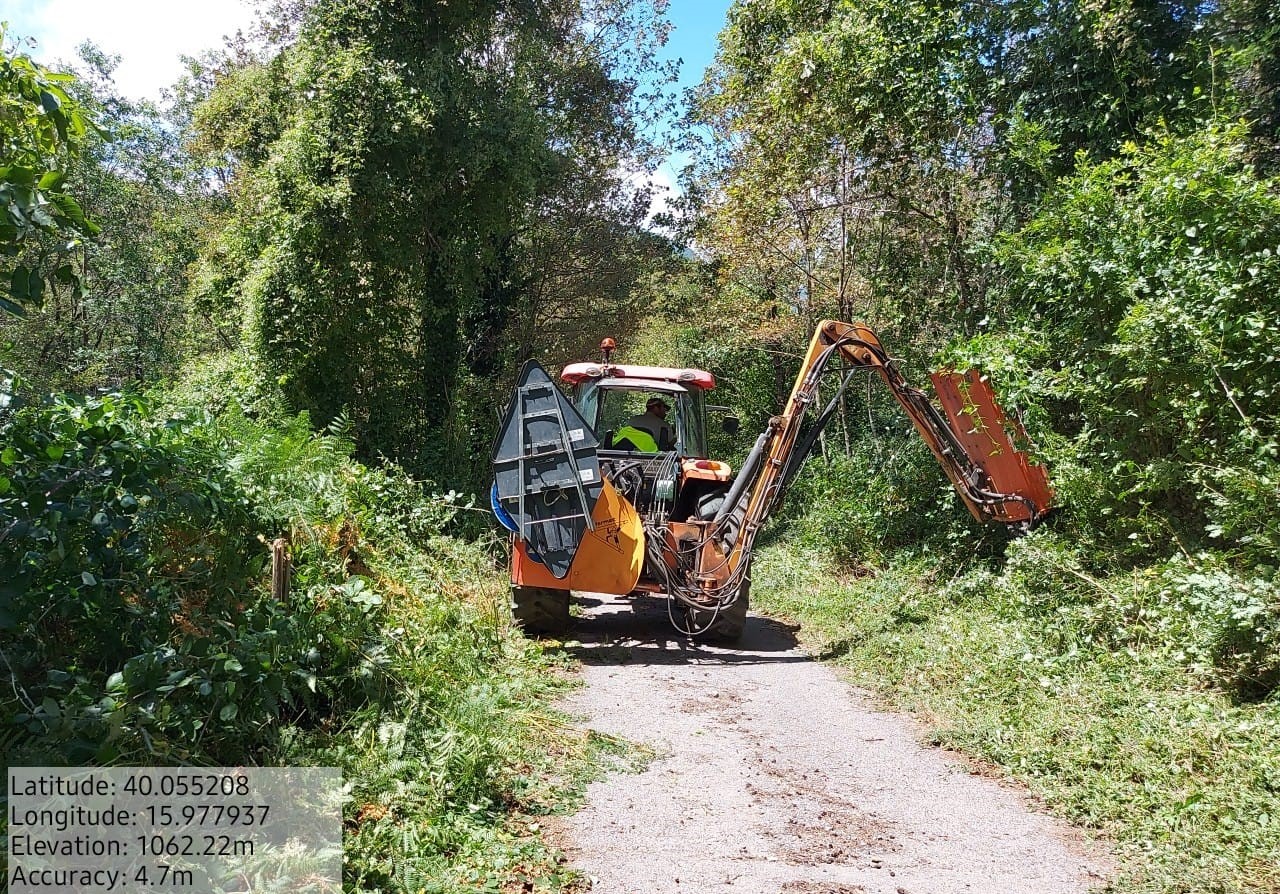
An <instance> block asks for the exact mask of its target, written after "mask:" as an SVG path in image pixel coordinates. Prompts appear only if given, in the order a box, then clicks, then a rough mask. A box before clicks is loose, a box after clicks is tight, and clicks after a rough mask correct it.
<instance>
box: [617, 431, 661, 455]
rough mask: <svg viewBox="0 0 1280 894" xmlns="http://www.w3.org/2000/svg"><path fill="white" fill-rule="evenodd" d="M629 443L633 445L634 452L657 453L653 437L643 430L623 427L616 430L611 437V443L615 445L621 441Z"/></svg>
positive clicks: (656, 443) (656, 445)
mask: <svg viewBox="0 0 1280 894" xmlns="http://www.w3.org/2000/svg"><path fill="white" fill-rule="evenodd" d="M624 440H626V441H630V442H631V443H632V444H634V445H635V448H636V450H639V451H640V452H641V453H657V452H658V442H657V441H655V440H654V439H653V435H651V434H649V433H648V432H647V431H645V430H644V429H643V428H636V427H634V426H631V425H624V426H622V428H620V429H618V431H617V433H616V434H614V436H613V443H614V444H617V443H619V442H621V441H624Z"/></svg>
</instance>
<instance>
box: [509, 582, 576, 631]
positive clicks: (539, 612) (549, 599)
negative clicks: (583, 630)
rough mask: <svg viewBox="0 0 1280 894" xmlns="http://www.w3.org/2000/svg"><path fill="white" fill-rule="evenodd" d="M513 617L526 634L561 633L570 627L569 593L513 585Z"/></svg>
mask: <svg viewBox="0 0 1280 894" xmlns="http://www.w3.org/2000/svg"><path fill="white" fill-rule="evenodd" d="M511 617H512V618H514V619H515V622H516V624H518V625H519V626H520V627H521V628H522V629H523V630H524V632H525V633H526V634H536V633H561V632H563V631H564V630H565V628H567V627H568V626H569V591H568V590H553V589H551V588H550V587H522V586H519V585H518V584H512V585H511Z"/></svg>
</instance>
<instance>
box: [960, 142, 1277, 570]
mask: <svg viewBox="0 0 1280 894" xmlns="http://www.w3.org/2000/svg"><path fill="white" fill-rule="evenodd" d="M1244 150H1245V143H1244V141H1243V138H1242V135H1241V134H1240V133H1239V132H1237V131H1231V130H1227V131H1218V130H1207V131H1205V132H1204V133H1201V134H1199V135H1197V136H1195V137H1192V138H1185V137H1178V138H1174V137H1172V136H1164V137H1161V138H1160V139H1158V140H1156V141H1155V142H1153V143H1151V144H1149V145H1147V146H1145V147H1143V148H1138V147H1136V146H1133V145H1130V146H1128V147H1127V148H1126V149H1125V151H1124V153H1123V154H1122V155H1121V156H1120V157H1119V158H1117V159H1114V160H1111V161H1107V162H1103V163H1101V164H1097V165H1084V166H1082V167H1081V168H1080V170H1079V171H1078V173H1077V174H1076V175H1075V176H1074V177H1072V178H1070V179H1068V180H1065V181H1063V182H1062V183H1061V184H1060V185H1059V187H1058V188H1057V190H1055V191H1054V192H1053V193H1052V194H1051V195H1050V196H1049V197H1048V198H1047V199H1046V200H1045V203H1044V206H1043V207H1042V210H1041V211H1040V213H1039V214H1038V215H1037V216H1036V217H1035V219H1034V220H1032V221H1031V222H1030V223H1029V224H1028V225H1027V226H1026V227H1025V228H1024V229H1022V230H1021V231H1020V232H1018V233H1016V234H1013V235H1011V236H1010V237H1008V238H1007V239H1005V240H1004V241H1003V242H1002V243H1001V245H1000V246H999V259H1000V263H1001V265H1002V266H1001V269H1002V271H1003V274H1004V277H1003V282H1004V285H1003V293H1004V298H1003V301H1004V304H1005V307H1004V309H1003V311H1002V313H1001V316H1002V317H1003V318H1004V319H1005V321H1006V322H1005V324H1004V328H1003V330H1002V331H1001V332H999V333H998V334H996V335H993V336H989V337H982V338H979V339H977V340H976V341H974V342H972V343H970V344H968V345H966V346H965V347H964V348H963V349H961V350H959V351H957V352H956V353H957V355H959V357H960V358H961V359H964V360H976V361H977V362H979V363H980V364H981V365H982V366H984V368H986V369H987V370H989V371H990V372H992V373H993V375H994V377H995V378H996V379H997V380H998V381H999V382H1000V383H1001V384H1002V385H1004V386H1005V387H1006V389H1007V391H1006V393H1007V394H1009V396H1010V397H1011V398H1012V399H1013V400H1014V401H1015V402H1016V403H1017V404H1018V405H1019V406H1021V407H1022V408H1023V409H1024V410H1025V411H1026V412H1027V414H1028V421H1029V423H1030V426H1031V430H1032V431H1034V432H1036V434H1037V436H1038V437H1040V438H1041V440H1042V446H1043V448H1044V453H1045V455H1046V457H1047V458H1048V461H1049V464H1050V466H1051V467H1052V468H1053V470H1054V477H1055V480H1056V481H1057V482H1058V484H1059V488H1060V489H1061V490H1062V492H1063V497H1064V499H1063V501H1062V502H1063V503H1064V504H1066V505H1067V506H1069V507H1070V508H1071V509H1070V511H1071V512H1072V513H1073V515H1074V516H1075V517H1076V518H1077V520H1078V521H1077V523H1076V529H1077V531H1078V532H1079V533H1080V535H1081V536H1086V537H1089V538H1090V539H1091V540H1092V542H1093V544H1094V546H1095V547H1096V548H1097V549H1099V550H1100V551H1101V553H1102V554H1103V555H1104V556H1106V555H1109V554H1111V553H1113V552H1114V551H1115V549H1114V546H1113V544H1115V543H1117V542H1118V543H1120V544H1129V545H1130V546H1132V547H1133V548H1131V549H1129V550H1127V551H1128V552H1129V553H1131V554H1133V555H1135V556H1143V555H1150V554H1152V553H1154V554H1155V555H1157V556H1164V555H1167V550H1168V549H1169V548H1170V541H1171V539H1174V538H1177V539H1178V540H1179V541H1180V542H1181V543H1182V544H1183V545H1184V546H1185V547H1186V548H1187V549H1190V550H1192V551H1194V550H1195V549H1197V548H1200V547H1217V548H1225V549H1226V550H1227V551H1228V552H1229V553H1230V554H1232V555H1233V556H1235V557H1236V558H1241V559H1243V558H1249V557H1251V558H1252V560H1253V561H1264V562H1268V563H1270V562H1272V561H1273V560H1274V556H1275V552H1276V549H1277V547H1278V546H1280V536H1278V535H1280V529H1277V527H1276V522H1275V516H1274V513H1273V512H1271V507H1272V506H1273V505H1274V501H1275V492H1276V482H1277V481H1280V462H1278V461H1277V456H1278V454H1280V447H1278V440H1280V426H1278V422H1280V418H1278V416H1277V414H1278V413H1280V364H1277V363H1276V358H1277V357H1278V356H1280V327H1277V325H1276V314H1275V311H1276V309H1277V308H1280V299H1278V298H1277V295H1280V181H1277V180H1274V179H1272V180H1263V179H1259V178H1258V177H1257V176H1256V175H1255V173H1254V172H1253V171H1252V170H1251V169H1250V168H1249V167H1248V166H1247V165H1245V164H1244V162H1243V160H1242V159H1243V155H1244Z"/></svg>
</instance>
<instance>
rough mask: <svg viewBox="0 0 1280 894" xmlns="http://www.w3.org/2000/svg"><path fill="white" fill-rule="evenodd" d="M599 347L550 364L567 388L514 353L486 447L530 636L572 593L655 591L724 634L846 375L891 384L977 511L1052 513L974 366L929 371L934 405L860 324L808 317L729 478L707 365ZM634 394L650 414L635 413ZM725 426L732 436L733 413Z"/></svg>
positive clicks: (1018, 430) (1042, 478)
mask: <svg viewBox="0 0 1280 894" xmlns="http://www.w3.org/2000/svg"><path fill="white" fill-rule="evenodd" d="M601 348H602V350H603V352H604V358H603V361H602V362H600V363H574V364H570V365H569V366H567V367H565V369H564V370H563V372H562V373H561V379H562V380H563V381H564V382H566V383H567V384H568V385H570V386H571V387H572V398H569V397H566V395H565V394H563V393H562V392H561V390H560V389H559V388H558V387H557V386H556V385H555V383H554V382H552V380H551V377H550V376H548V375H547V373H546V371H545V370H544V369H543V368H542V367H541V366H539V365H538V364H537V363H536V362H535V361H532V360H531V361H529V362H528V363H526V364H525V366H524V368H523V370H521V373H520V378H519V381H518V383H517V385H516V388H515V392H514V394H513V395H512V399H511V403H510V405H509V406H508V407H507V411H506V414H505V416H504V418H503V423H502V428H501V430H500V431H499V434H498V437H497V439H496V442H495V446H494V453H493V468H494V477H495V481H494V485H493V490H492V495H491V496H492V507H493V510H494V513H495V515H496V516H497V517H498V519H499V521H500V522H501V523H502V524H503V525H504V526H505V527H506V528H507V529H508V530H509V531H510V532H511V542H512V551H511V594H512V611H513V614H514V616H515V619H516V621H517V622H518V623H520V624H521V625H522V626H523V627H524V628H525V630H526V631H528V632H543V633H547V632H556V631H559V630H561V629H563V628H564V627H565V626H566V625H567V624H568V622H569V594H570V592H571V591H575V590H576V591H585V592H596V593H609V594H617V595H624V594H631V593H638V592H647V593H664V594H666V596H667V597H668V608H669V617H670V618H671V620H672V623H673V624H674V625H675V627H676V628H677V629H678V630H680V631H681V632H682V633H685V634H687V635H691V636H697V637H704V638H709V639H717V640H724V641H731V640H734V639H737V638H738V636H740V635H741V633H742V630H743V625H744V624H745V621H746V616H747V607H748V603H749V591H750V584H751V553H752V548H753V546H754V544H755V539H756V535H757V534H758V533H759V531H760V529H761V527H762V526H763V525H764V523H765V521H766V520H767V519H768V518H769V515H770V514H771V513H772V511H773V510H774V509H775V508H776V507H777V506H778V504H779V501H780V500H781V499H782V497H783V494H784V493H785V492H786V490H787V487H788V485H789V484H790V483H791V481H792V480H793V479H794V478H795V476H796V474H797V473H798V472H799V471H800V467H801V466H802V464H803V463H804V461H805V459H806V458H807V457H808V455H809V454H810V453H811V452H812V450H813V447H814V445H815V444H816V442H817V439H818V435H819V434H820V433H821V432H822V430H823V428H824V426H825V425H826V424H827V422H829V421H830V419H831V418H832V416H833V414H834V413H835V411H836V408H837V407H838V405H839V400H840V395H841V394H842V393H843V392H844V390H845V389H846V388H848V386H849V384H850V382H851V380H852V379H853V376H854V375H855V374H856V373H858V372H859V371H866V370H870V371H871V372H872V373H874V374H878V376H879V378H880V379H881V380H882V381H883V382H884V384H885V385H887V386H888V388H889V390H890V392H891V393H892V394H893V396H894V397H895V398H896V399H897V400H898V402H899V403H900V404H901V405H902V408H903V410H905V411H906V414H907V416H908V417H909V418H910V419H911V421H912V423H913V424H914V425H915V428H916V430H917V431H918V432H919V433H920V436H921V437H923V438H924V440H925V442H926V443H927V444H928V445H929V448H930V450H932V451H933V454H934V456H935V457H936V458H937V460H938V462H939V463H940V464H941V465H942V468H943V470H944V471H945V472H946V474H947V477H948V478H950V479H951V483H952V484H953V485H954V486H955V489H956V491H957V492H958V493H959V495H960V497H961V499H962V500H963V501H964V503H965V505H966V506H967V507H968V508H969V511H970V512H971V513H972V514H973V516H974V517H975V518H977V519H978V520H979V521H984V522H999V523H1004V524H1008V525H1015V526H1020V527H1023V528H1029V527H1030V526H1032V525H1035V524H1036V523H1037V522H1039V521H1040V520H1041V519H1042V518H1044V516H1045V515H1046V513H1047V512H1048V511H1049V509H1050V506H1051V503H1052V498H1053V492H1052V490H1051V489H1050V487H1049V482H1048V478H1047V476H1046V475H1045V472H1044V469H1043V468H1042V467H1040V466H1038V465H1035V464H1033V463H1032V462H1031V461H1030V460H1029V458H1028V457H1027V455H1026V454H1025V453H1024V452H1023V451H1022V450H1020V449H1019V448H1018V447H1017V446H1016V444H1025V443H1026V434H1025V432H1024V431H1023V430H1022V427H1021V425H1020V424H1019V423H1018V422H1017V420H1016V419H1012V418H1010V417H1008V416H1006V415H1005V414H1004V413H1003V412H1002V411H1001V409H1000V408H999V406H998V405H997V403H996V401H995V397H994V395H993V393H992V391H991V388H990V386H989V384H988V382H987V380H986V379H985V378H983V377H982V376H980V375H979V374H978V373H977V372H976V371H974V370H970V371H969V372H967V373H963V374H960V373H954V372H941V373H937V374H935V375H934V376H933V377H932V379H933V385H934V390H935V392H936V394H937V397H938V399H939V401H940V404H941V409H939V408H938V407H936V406H935V405H934V403H933V401H932V400H931V399H930V397H929V396H928V395H927V394H925V392H923V391H921V390H919V389H916V388H913V387H911V386H910V385H908V384H907V382H906V380H905V379H903V377H902V374H901V373H900V372H899V371H898V368H897V366H896V365H895V364H894V362H893V361H892V360H891V359H890V358H889V356H888V354H887V353H886V352H885V350H884V348H883V347H881V345H880V341H879V339H878V338H877V337H876V335H875V333H874V332H872V331H871V330H870V329H868V328H866V327H865V326H861V325H856V324H851V323H841V322H836V321H833V320H826V321H824V322H822V323H821V324H820V325H819V327H818V329H817V331H816V332H815V333H814V335H813V338H812V340H811V341H810V344H809V349H808V352H807V353H806V354H805V357H804V360H803V362H802V363H801V366H800V372H799V375H798V376H797V377H796V382H795V386H794V387H793V388H792V390H791V395H790V397H789V398H788V399H787V403H786V406H785V407H784V408H783V410H782V412H781V413H780V414H779V415H777V416H774V417H773V418H771V419H770V420H769V424H768V426H767V428H766V429H765V430H764V432H762V433H761V434H760V436H759V437H758V438H757V439H756V442H755V445H754V446H753V447H752V449H751V452H750V453H749V454H748V456H747V458H746V460H745V461H744V462H743V464H742V466H741V468H739V469H738V470H737V473H736V474H735V473H734V472H733V470H732V469H731V468H730V466H729V464H727V463H724V462H720V461H718V460H714V459H710V458H708V456H707V447H706V444H707V440H706V431H707V422H706V420H707V404H706V395H707V392H708V391H710V390H711V389H712V388H714V387H715V379H714V377H713V376H712V375H711V374H710V373H708V372H705V371H703V370H697V369H668V368H665V367H653V366H635V365H627V364H615V363H612V362H611V354H612V351H613V348H614V344H613V341H612V339H605V341H604V343H603V344H602V345H601ZM836 358H839V359H841V360H843V361H844V366H845V368H846V370H847V371H848V372H847V373H846V375H845V376H844V377H843V380H842V382H841V384H840V386H839V388H838V389H837V390H836V392H835V394H834V395H833V396H832V397H830V399H829V400H828V402H827V403H826V404H825V406H818V405H817V395H818V385H819V380H820V378H821V376H822V373H823V372H824V370H825V369H826V367H827V365H828V363H829V362H830V361H831V360H832V359H836ZM646 404H647V405H649V406H650V407H652V408H653V410H654V413H651V414H650V416H646V415H643V414H641V413H639V412H638V411H640V409H641V408H642V407H643V406H645V405H646ZM663 406H665V407H666V408H667V409H668V410H670V409H674V411H675V412H674V419H673V420H672V421H671V422H666V420H665V419H664V418H663V419H659V418H658V417H657V414H659V413H661V407H663ZM811 410H812V411H814V413H815V415H814V417H813V419H812V420H811V421H809V422H808V423H807V424H806V417H808V416H809V415H810V411H811ZM651 416H652V417H653V418H651ZM655 420H656V421H655ZM725 421H726V423H728V424H727V425H726V428H727V429H729V430H730V431H732V429H733V428H734V426H735V424H736V420H734V419H732V417H729V418H728V419H726V420H725ZM650 435H652V437H650Z"/></svg>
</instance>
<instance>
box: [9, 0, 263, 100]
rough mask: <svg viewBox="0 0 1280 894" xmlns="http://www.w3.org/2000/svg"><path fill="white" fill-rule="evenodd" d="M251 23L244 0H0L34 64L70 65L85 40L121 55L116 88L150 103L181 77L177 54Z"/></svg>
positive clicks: (211, 45)
mask: <svg viewBox="0 0 1280 894" xmlns="http://www.w3.org/2000/svg"><path fill="white" fill-rule="evenodd" d="M253 20H254V10H253V7H252V5H250V2H249V0H197V2H194V3H184V4H181V5H179V4H176V3H173V2H169V0H120V2H110V0H0V21H6V22H8V23H9V36H10V39H12V38H14V37H20V38H24V39H25V38H28V37H32V38H35V40H36V41H37V42H38V43H37V46H36V47H35V48H29V49H27V51H28V52H29V53H30V54H31V55H32V56H33V57H34V58H36V59H37V60H39V61H41V62H44V63H52V62H53V61H54V60H58V59H63V60H68V61H70V60H74V59H75V58H76V47H78V46H79V45H80V44H81V43H83V42H84V41H86V40H90V41H92V42H93V43H95V44H97V45H98V46H99V47H100V48H101V49H102V50H103V51H104V52H106V53H107V54H108V55H113V56H120V57H121V61H120V67H119V68H118V69H116V74H115V80H116V86H117V87H118V88H119V89H120V92H121V93H123V94H124V95H126V96H130V97H135V98H143V97H145V98H149V99H156V98H158V97H159V95H160V90H161V89H162V88H164V87H168V86H169V85H170V84H172V83H173V82H174V81H175V80H177V78H178V76H179V75H180V74H181V73H182V64H181V62H179V59H178V57H179V56H183V55H186V56H194V55H196V54H198V53H200V52H201V51H202V50H207V49H213V48H215V47H219V46H221V45H222V38H223V36H224V35H229V34H234V33H235V32H236V31H237V30H238V29H242V28H247V27H248V26H249V25H250V24H251V23H252V22H253Z"/></svg>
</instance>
